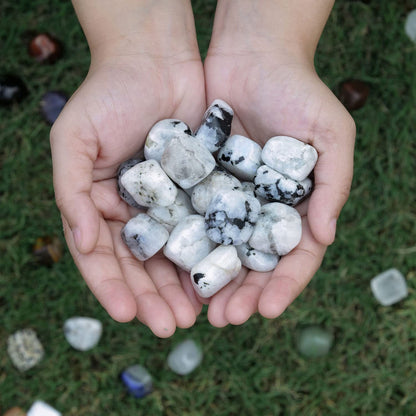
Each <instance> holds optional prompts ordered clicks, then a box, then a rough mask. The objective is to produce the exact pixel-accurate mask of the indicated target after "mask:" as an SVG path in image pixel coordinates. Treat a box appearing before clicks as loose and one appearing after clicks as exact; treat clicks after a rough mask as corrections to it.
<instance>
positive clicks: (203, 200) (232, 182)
mask: <svg viewBox="0 0 416 416" xmlns="http://www.w3.org/2000/svg"><path fill="white" fill-rule="evenodd" d="M227 189H229V190H232V189H241V183H240V181H239V180H238V179H237V178H236V177H234V176H232V175H230V174H229V173H227V172H225V171H223V170H214V171H212V172H211V173H210V174H209V175H208V176H207V177H206V178H205V179H204V180H203V181H201V182H199V183H198V184H197V185H195V187H194V188H193V191H192V198H191V201H192V206H193V207H194V209H195V211H196V212H198V214H201V215H205V212H206V211H207V207H208V205H209V203H210V202H211V200H212V198H213V197H214V196H215V195H216V194H218V192H220V191H222V190H227Z"/></svg>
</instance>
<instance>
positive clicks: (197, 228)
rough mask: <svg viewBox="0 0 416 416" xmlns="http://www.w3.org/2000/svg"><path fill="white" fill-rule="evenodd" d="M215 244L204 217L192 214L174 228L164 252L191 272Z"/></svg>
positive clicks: (178, 264)
mask: <svg viewBox="0 0 416 416" xmlns="http://www.w3.org/2000/svg"><path fill="white" fill-rule="evenodd" d="M215 246H216V244H215V243H214V242H213V241H212V240H210V239H209V238H208V236H207V235H206V233H205V220H204V217H202V216H201V215H190V216H188V217H186V218H184V219H183V220H181V221H179V223H178V224H177V225H176V226H175V228H174V229H173V230H172V232H171V234H170V236H169V239H168V241H167V243H166V245H165V247H164V249H163V253H164V255H165V256H166V257H167V258H168V259H169V260H171V261H172V262H173V263H175V264H176V265H177V266H179V267H180V268H182V269H183V270H185V271H188V272H189V271H190V270H191V269H192V267H193V266H194V265H195V264H196V263H198V262H199V261H200V260H202V259H203V258H204V257H206V256H207V255H208V254H209V253H210V252H211V251H212V250H214V248H215Z"/></svg>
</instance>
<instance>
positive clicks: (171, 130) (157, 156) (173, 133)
mask: <svg viewBox="0 0 416 416" xmlns="http://www.w3.org/2000/svg"><path fill="white" fill-rule="evenodd" d="M182 134H188V135H191V134H192V132H191V129H190V128H189V126H188V125H187V124H185V123H184V122H183V121H180V120H176V119H165V120H160V121H158V122H157V123H156V124H155V125H154V126H153V127H152V128H151V129H150V131H149V133H148V134H147V138H146V142H145V144H144V157H145V158H146V159H148V160H149V159H154V160H157V161H158V162H159V163H160V160H161V159H162V155H163V152H164V151H165V147H166V145H167V144H168V143H169V141H170V140H172V139H173V138H174V137H177V136H180V135H182Z"/></svg>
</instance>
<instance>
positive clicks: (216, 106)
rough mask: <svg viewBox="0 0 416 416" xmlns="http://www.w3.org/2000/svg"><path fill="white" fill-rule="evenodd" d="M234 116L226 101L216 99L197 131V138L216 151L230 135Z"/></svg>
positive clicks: (210, 149) (209, 148) (211, 150)
mask: <svg viewBox="0 0 416 416" xmlns="http://www.w3.org/2000/svg"><path fill="white" fill-rule="evenodd" d="M233 116H234V112H233V110H232V108H231V107H230V106H229V105H228V104H227V103H226V102H225V101H223V100H219V99H217V100H214V101H213V102H212V104H211V105H210V106H209V107H208V109H207V111H206V112H205V114H204V119H203V120H202V124H201V126H200V127H199V129H198V130H197V132H196V133H195V137H196V139H197V140H199V141H200V142H201V143H202V144H203V145H204V146H205V147H206V148H207V149H208V150H209V151H210V152H212V153H214V152H216V151H217V150H218V149H219V148H220V147H221V146H222V145H223V143H224V142H225V141H226V140H227V138H228V137H229V135H230V132H231V123H232V120H233Z"/></svg>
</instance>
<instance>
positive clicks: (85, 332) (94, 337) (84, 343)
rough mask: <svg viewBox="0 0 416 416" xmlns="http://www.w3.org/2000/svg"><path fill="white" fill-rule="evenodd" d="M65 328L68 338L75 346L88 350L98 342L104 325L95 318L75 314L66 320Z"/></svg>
mask: <svg viewBox="0 0 416 416" xmlns="http://www.w3.org/2000/svg"><path fill="white" fill-rule="evenodd" d="M63 330H64V335H65V338H66V340H67V341H68V343H69V344H70V345H71V346H72V347H73V348H75V349H76V350H79V351H88V350H90V349H91V348H94V347H95V346H96V345H97V344H98V341H99V340H100V338H101V334H102V332H103V325H102V323H101V322H100V321H99V320H97V319H94V318H88V317H85V316H74V317H72V318H69V319H67V320H66V321H65V322H64V328H63Z"/></svg>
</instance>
